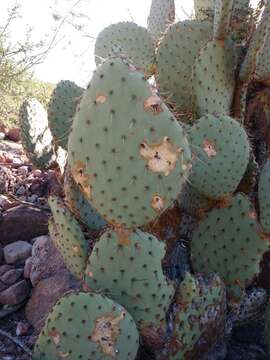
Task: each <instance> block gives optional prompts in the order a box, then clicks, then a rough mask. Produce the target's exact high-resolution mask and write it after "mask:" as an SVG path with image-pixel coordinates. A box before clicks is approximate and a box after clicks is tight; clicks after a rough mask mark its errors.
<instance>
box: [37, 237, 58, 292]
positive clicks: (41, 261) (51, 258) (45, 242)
mask: <svg viewBox="0 0 270 360" xmlns="http://www.w3.org/2000/svg"><path fill="white" fill-rule="evenodd" d="M33 240H34V245H33V248H32V257H31V258H30V259H31V270H30V280H31V283H32V285H33V286H36V285H37V284H38V283H39V281H40V280H42V279H45V278H48V277H51V276H52V275H54V274H56V273H58V272H59V271H61V270H65V264H64V261H63V259H62V257H61V255H60V253H59V252H58V250H57V249H56V248H55V246H54V244H53V242H52V240H51V238H50V237H49V236H40V237H38V238H36V239H33Z"/></svg>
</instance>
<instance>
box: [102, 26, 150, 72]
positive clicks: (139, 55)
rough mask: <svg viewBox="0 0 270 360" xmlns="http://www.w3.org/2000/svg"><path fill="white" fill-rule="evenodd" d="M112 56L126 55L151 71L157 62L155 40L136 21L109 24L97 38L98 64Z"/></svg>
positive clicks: (140, 66)
mask: <svg viewBox="0 0 270 360" xmlns="http://www.w3.org/2000/svg"><path fill="white" fill-rule="evenodd" d="M112 56H124V57H126V58H127V59H129V60H130V61H131V62H132V63H133V64H134V65H135V66H136V67H137V68H139V69H141V70H143V71H144V72H146V73H149V72H150V73H151V71H152V67H153V65H154V63H155V52H154V40H153V39H152V37H151V35H150V34H149V33H148V31H147V30H146V29H145V28H143V27H141V26H138V25H136V24H135V23H132V22H120V23H118V24H112V25H109V26H108V27H106V28H105V29H104V30H102V32H101V33H100V34H99V35H98V37H97V40H96V44H95V61H96V64H97V65H99V64H101V63H102V61H103V60H106V59H108V58H109V57H112Z"/></svg>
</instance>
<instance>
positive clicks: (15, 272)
mask: <svg viewBox="0 0 270 360" xmlns="http://www.w3.org/2000/svg"><path fill="white" fill-rule="evenodd" d="M22 273H23V269H12V270H9V271H7V272H6V273H5V274H3V275H2V276H1V277H0V281H2V283H4V284H6V285H13V284H15V282H16V281H17V280H19V278H20V277H21V275H22Z"/></svg>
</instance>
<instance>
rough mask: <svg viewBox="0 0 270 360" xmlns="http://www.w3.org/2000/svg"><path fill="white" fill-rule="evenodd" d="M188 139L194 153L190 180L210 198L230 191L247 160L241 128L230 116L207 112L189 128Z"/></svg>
mask: <svg viewBox="0 0 270 360" xmlns="http://www.w3.org/2000/svg"><path fill="white" fill-rule="evenodd" d="M189 143H190V147H191V149H192V151H193V154H194V157H195V160H194V162H193V166H192V171H191V174H190V177H189V181H190V183H191V184H192V185H193V186H194V187H195V188H196V189H197V190H198V191H199V192H200V193H202V194H204V195H205V196H207V197H209V198H211V199H219V198H222V197H224V196H226V195H228V194H230V193H233V192H234V191H235V190H236V188H237V186H238V185H239V183H240V181H241V179H242V177H243V176H244V174H245V171H246V169H247V165H248V163H249V157H250V155H249V154H250V146H249V140H248V136H247V134H246V132H245V130H244V128H243V127H242V126H241V125H240V124H239V123H238V122H237V121H236V120H234V119H232V118H231V117H229V116H223V115H220V116H213V115H207V116H204V117H202V118H201V119H200V120H199V121H198V123H197V124H196V125H194V126H193V127H192V128H191V130H190V132H189Z"/></svg>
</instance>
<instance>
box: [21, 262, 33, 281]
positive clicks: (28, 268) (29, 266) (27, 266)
mask: <svg viewBox="0 0 270 360" xmlns="http://www.w3.org/2000/svg"><path fill="white" fill-rule="evenodd" d="M32 265H33V261H32V257H30V258H28V259H27V260H26V261H25V265H24V269H23V276H24V277H25V278H26V279H29V278H30V274H31V269H32Z"/></svg>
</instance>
